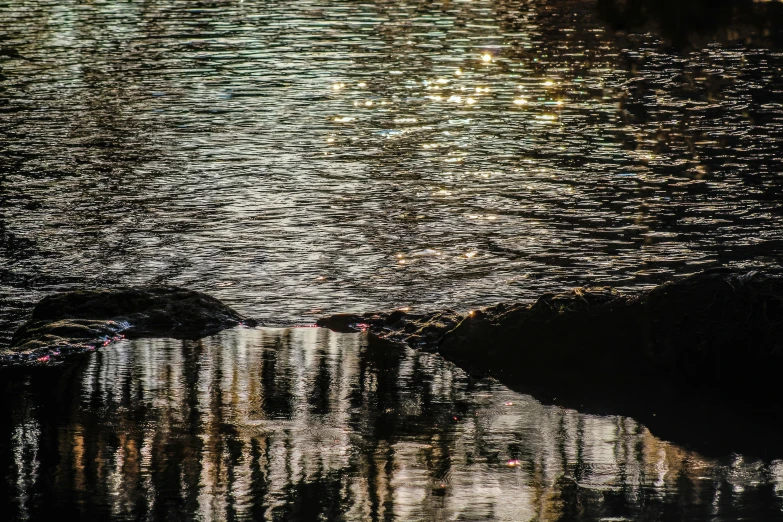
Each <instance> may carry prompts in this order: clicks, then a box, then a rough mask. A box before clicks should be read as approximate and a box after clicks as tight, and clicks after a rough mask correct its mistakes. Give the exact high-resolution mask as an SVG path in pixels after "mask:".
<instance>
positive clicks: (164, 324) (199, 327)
mask: <svg viewBox="0 0 783 522" xmlns="http://www.w3.org/2000/svg"><path fill="white" fill-rule="evenodd" d="M238 324H248V325H252V324H253V321H252V320H250V319H248V318H245V317H243V316H242V315H240V314H239V313H237V312H236V311H234V310H232V309H231V308H229V307H228V306H226V305H224V304H223V303H221V302H220V301H219V300H217V299H215V298H214V297H210V296H208V295H206V294H202V293H200V292H195V291H193V290H186V289H183V288H177V287H170V286H149V287H138V288H123V289H114V290H78V291H74V292H66V293H61V294H55V295H51V296H48V297H45V298H44V299H42V300H41V302H39V303H38V305H37V306H36V307H35V308H34V309H33V313H32V317H31V318H30V320H29V321H28V322H27V323H25V324H24V325H22V326H21V327H20V328H19V330H17V331H16V333H15V334H14V336H13V338H12V339H11V344H10V347H9V348H8V349H6V350H5V351H4V352H3V353H0V364H20V363H21V364H24V363H35V362H39V363H45V362H50V361H53V360H57V359H62V358H64V357H66V356H68V355H73V354H76V353H82V352H85V351H89V350H94V349H95V348H97V347H99V346H104V345H106V344H108V343H110V342H112V341H113V340H116V339H119V338H121V337H124V336H128V337H175V338H186V339H191V338H192V339H195V338H199V337H204V336H205V335H209V334H212V333H215V332H217V331H219V330H222V329H224V328H228V327H232V326H236V325H238Z"/></svg>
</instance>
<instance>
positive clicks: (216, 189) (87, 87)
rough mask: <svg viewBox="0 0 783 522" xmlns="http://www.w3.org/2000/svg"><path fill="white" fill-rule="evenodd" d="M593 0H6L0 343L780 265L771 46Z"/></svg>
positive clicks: (775, 68)
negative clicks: (158, 292) (67, 316)
mask: <svg viewBox="0 0 783 522" xmlns="http://www.w3.org/2000/svg"><path fill="white" fill-rule="evenodd" d="M593 7H594V2H592V1H586V0H474V1H471V2H460V1H443V2H438V1H434V2H433V1H430V0H427V1H424V0H411V1H408V2H405V3H401V2H398V1H396V0H378V1H374V2H354V1H343V2H335V1H333V0H297V1H295V2H281V1H270V0H267V1H254V0H250V1H247V0H245V1H239V0H205V1H200V2H197V3H195V4H194V3H193V2H191V1H180V0H149V1H144V2H122V3H118V2H98V3H84V2H76V1H74V0H65V1H62V0H57V1H54V0H39V1H36V2H27V1H22V0H7V1H6V2H5V3H4V7H3V9H2V13H0V67H1V68H2V72H1V73H0V111H1V112H2V114H1V116H0V299H2V302H0V321H5V323H4V326H0V330H5V331H6V333H5V334H4V335H5V336H6V337H7V331H9V330H10V328H11V325H12V323H17V322H18V321H19V319H20V317H21V315H22V313H23V312H24V311H25V310H27V309H28V308H29V306H30V304H31V303H33V302H34V301H35V300H37V299H38V298H40V297H41V295H42V294H43V293H44V292H49V291H53V290H56V289H62V288H66V287H73V286H77V285H89V286H94V285H99V284H103V285H112V284H136V283H142V282H166V283H172V284H181V285H186V286H189V287H192V288H195V289H200V290H207V291H210V292H211V293H213V294H216V295H217V296H218V297H220V298H222V299H224V300H226V301H227V302H229V303H230V304H231V305H234V306H236V307H237V308H238V309H240V311H242V312H245V313H247V314H250V315H253V316H257V317H261V318H262V319H263V318H268V319H272V320H274V321H277V322H285V323H298V322H311V321H312V318H314V317H316V316H318V315H322V314H326V313H329V312H336V311H366V310H371V309H379V308H384V309H388V308H391V307H393V306H413V307H419V308H420V307H427V308H435V307H440V306H451V307H457V308H462V309H469V308H472V307H475V306H478V305H482V304H489V303H492V302H495V301H497V300H505V299H519V298H527V297H533V296H536V295H538V294H540V293H542V292H544V291H552V290H558V289H563V288H564V287H571V286H574V285H581V284H585V283H587V282H596V283H603V284H614V285H617V286H623V287H639V286H645V285H650V284H652V283H654V282H657V281H660V280H663V279H669V278H670V277H671V276H672V275H673V274H683V273H690V272H694V271H697V270H699V269H701V268H703V267H706V266H710V265H716V264H733V265H742V266H756V267H764V268H768V269H769V268H774V267H779V266H780V255H781V254H780V253H781V251H783V250H781V248H780V247H781V244H783V243H782V241H783V238H782V237H781V232H780V231H781V230H783V215H781V212H780V208H781V206H780V201H779V199H780V196H779V195H780V193H781V178H780V176H779V172H780V161H781V155H780V152H779V144H780V139H781V133H782V132H783V112H782V111H781V109H780V107H781V102H783V100H782V99H781V93H782V92H783V84H782V83H781V82H783V76H781V75H780V74H779V69H780V68H781V67H783V55H781V53H779V52H777V51H775V50H774V49H767V48H756V47H753V46H747V47H743V46H737V45H734V44H731V45H729V44H711V45H709V46H705V47H703V48H700V49H696V50H694V51H692V52H688V53H686V54H684V55H679V54H671V53H669V52H667V51H665V50H661V48H660V47H659V45H658V40H657V37H656V36H654V35H644V34H643V35H639V36H638V37H636V40H634V42H633V45H631V44H628V43H627V42H625V41H621V40H618V39H617V38H616V37H615V36H614V35H613V34H611V31H608V30H606V29H605V28H604V26H603V25H602V23H601V22H600V21H599V20H598V19H597V15H596V14H595V13H594V10H593Z"/></svg>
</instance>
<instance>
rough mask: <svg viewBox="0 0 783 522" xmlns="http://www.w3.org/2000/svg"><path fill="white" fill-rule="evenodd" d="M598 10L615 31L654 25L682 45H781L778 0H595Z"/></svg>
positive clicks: (781, 19) (781, 16)
mask: <svg viewBox="0 0 783 522" xmlns="http://www.w3.org/2000/svg"><path fill="white" fill-rule="evenodd" d="M597 8H598V12H599V13H600V16H601V17H602V18H603V19H604V20H606V21H607V22H608V23H609V24H610V26H611V27H612V28H613V29H614V30H622V31H633V30H639V29H654V30H657V31H658V32H660V34H661V36H662V37H663V38H664V39H665V41H667V42H668V43H670V44H671V45H673V46H674V47H678V48H685V47H689V46H694V45H704V44H705V43H706V42H708V41H709V40H719V41H723V42H728V43H740V44H746V45H762V46H764V45H772V46H774V47H780V46H781V45H783V29H782V28H781V27H782V25H781V23H783V5H781V4H780V2H777V1H774V0H773V1H770V0H597Z"/></svg>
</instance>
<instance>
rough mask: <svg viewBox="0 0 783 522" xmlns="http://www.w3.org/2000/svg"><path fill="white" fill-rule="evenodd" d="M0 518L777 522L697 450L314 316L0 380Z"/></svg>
mask: <svg viewBox="0 0 783 522" xmlns="http://www.w3.org/2000/svg"><path fill="white" fill-rule="evenodd" d="M2 377H3V379H2V381H1V382H2V388H3V389H2V396H3V397H4V401H3V402H2V404H1V405H0V470H3V471H2V474H3V477H2V479H3V480H0V499H2V501H1V502H2V504H1V505H0V518H3V519H4V520H51V519H54V518H63V517H70V518H73V519H84V520H86V519H94V520H98V519H106V518H108V517H110V516H111V517H113V518H115V519H133V520H139V519H144V520H193V519H197V518H198V519H223V520H250V519H252V520H517V521H518V520H539V521H574V520H577V521H579V520H584V521H587V520H599V519H606V518H607V517H610V518H611V517H614V519H622V518H623V517H625V519H631V520H671V519H672V517H674V518H678V519H680V518H682V519H687V520H694V521H698V520H715V519H721V520H739V519H741V518H746V519H755V520H782V519H783V515H781V506H782V505H783V504H782V501H783V498H782V497H781V491H783V462H781V461H771V462H769V461H761V460H757V459H753V458H749V457H744V456H742V455H737V454H734V455H730V456H725V457H720V458H707V457H704V456H702V455H700V454H699V453H696V452H694V451H691V450H688V449H686V448H684V447H680V446H678V445H676V444H672V443H669V442H665V441H663V440H661V439H659V438H657V437H656V436H654V435H653V434H651V433H650V431H649V430H648V429H647V428H646V427H644V426H643V425H641V424H639V423H638V422H636V421H634V420H632V419H630V418H625V417H618V416H595V415H586V414H581V413H577V412H576V411H574V410H569V409H563V408H559V407H553V406H543V405H542V404H540V403H539V402H537V401H536V400H534V399H533V398H531V397H530V396H527V395H521V394H518V393H515V392H513V391H511V390H509V389H507V388H505V387H504V386H501V385H499V384H497V383H495V382H494V381H489V380H476V379H471V378H469V377H467V376H466V375H465V374H464V373H463V372H461V371H460V370H458V369H456V368H455V367H454V366H453V365H451V364H449V363H447V362H445V361H444V360H443V359H441V358H440V357H438V356H435V355H431V354H425V353H420V352H416V351H413V350H410V349H406V348H401V347H394V346H390V345H388V344H385V343H384V344H376V343H375V342H372V341H371V342H370V343H369V344H368V341H367V339H366V338H365V337H363V336H361V335H358V334H335V333H331V332H328V331H325V330H320V329H294V330H271V329H259V330H231V331H226V332H223V333H221V334H220V335H217V336H214V337H211V338H207V339H204V340H203V341H199V342H194V341H174V340H138V341H123V342H120V343H117V344H115V345H113V346H112V347H111V348H109V349H103V350H100V351H99V352H96V353H93V354H91V355H89V356H87V357H85V358H84V359H83V360H81V361H80V362H79V364H76V365H72V366H69V367H67V368H54V369H40V368H39V369H35V370H23V371H20V370H15V371H13V372H4V373H3V375H2Z"/></svg>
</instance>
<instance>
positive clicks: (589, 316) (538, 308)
mask: <svg viewBox="0 0 783 522" xmlns="http://www.w3.org/2000/svg"><path fill="white" fill-rule="evenodd" d="M375 317H376V319H375V320H374V321H371V322H369V323H367V330H368V331H369V332H370V334H371V335H373V336H375V337H377V338H381V339H387V340H390V341H402V342H407V343H408V344H410V345H411V346H413V347H418V348H424V349H427V350H431V351H437V352H439V353H440V354H441V355H442V356H443V357H445V358H446V359H448V360H450V361H452V362H454V363H455V364H457V365H458V366H460V367H461V368H463V369H464V370H466V371H467V372H468V373H469V374H472V375H476V376H489V377H494V378H496V379H498V380H499V381H500V382H502V383H503V384H505V385H507V386H509V387H511V388H512V389H515V390H517V391H521V392H524V393H530V394H532V395H534V396H535V397H536V398H537V399H539V400H541V401H542V402H544V403H555V404H559V405H562V406H567V407H572V408H578V409H579V410H580V411H585V412H592V413H600V414H622V415H628V416H632V417H634V418H636V419H637V420H639V421H641V422H643V423H644V424H646V425H647V426H648V427H650V429H651V430H654V433H656V434H657V435H659V436H662V437H664V438H669V440H686V441H687V442H688V443H689V444H691V443H692V444H695V445H700V447H701V448H702V449H703V450H704V451H707V452H713V453H714V452H717V451H719V450H724V449H726V448H729V449H731V450H732V451H733V450H735V449H737V448H742V449H743V450H745V451H746V452H747V451H752V452H755V453H756V454H766V452H767V450H770V451H772V448H773V446H774V447H776V448H777V451H778V452H779V453H780V454H783V444H781V443H780V440H781V437H780V436H779V435H780V434H782V433H783V409H781V407H780V403H781V400H783V388H781V387H780V385H779V384H778V382H779V376H780V375H781V374H783V278H782V277H771V276H765V275H762V274H760V273H757V272H750V273H738V272H734V271H731V270H726V269H718V270H710V271H706V272H702V273H699V274H696V275H693V276H689V277H686V278H683V279H680V280H677V281H674V282H671V283H667V284H664V285H661V286H659V287H657V288H654V289H653V290H651V291H647V292H642V293H639V294H635V295H625V294H622V293H620V292H618V291H617V290H614V289H611V288H590V287H585V288H578V289H574V290H572V291H571V292H568V293H564V294H556V295H555V294H547V295H544V296H541V297H540V298H539V299H538V300H537V301H535V302H534V303H532V304H499V305H495V306H492V307H489V308H485V309H482V310H476V311H474V312H469V313H467V314H463V315H458V314H455V313H453V312H444V313H433V314H422V315H411V314H406V315H404V316H400V315H399V313H398V312H392V313H390V314H376V315H375ZM390 323H391V324H390ZM322 324H326V322H324V323H322ZM759 423H762V426H761V427H759V428H758V429H753V426H757V425H759ZM765 434H771V435H770V436H767V435H765ZM739 441H743V444H740V443H739ZM724 443H725V446H720V445H722V444H724ZM710 445H711V446H710ZM719 446H720V447H719ZM760 456H763V455H760Z"/></svg>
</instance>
